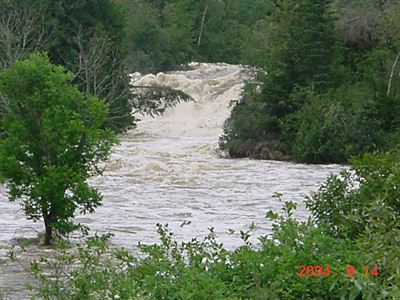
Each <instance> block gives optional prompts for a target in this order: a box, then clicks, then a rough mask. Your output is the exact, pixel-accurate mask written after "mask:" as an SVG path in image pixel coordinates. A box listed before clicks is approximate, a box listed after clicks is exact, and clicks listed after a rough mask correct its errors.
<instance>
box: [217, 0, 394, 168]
mask: <svg viewBox="0 0 400 300" xmlns="http://www.w3.org/2000/svg"><path fill="white" fill-rule="evenodd" d="M276 4H277V5H276V6H275V8H274V10H273V12H272V14H271V15H269V16H268V17H267V18H266V19H265V22H266V23H265V27H264V30H263V34H262V38H263V39H264V41H265V44H264V46H265V47H264V50H263V51H262V53H263V59H262V61H263V64H262V65H261V66H262V67H264V68H265V70H266V71H267V73H268V74H267V75H262V76H260V81H261V82H262V84H261V86H250V85H249V86H247V88H246V91H245V93H244V95H243V99H242V101H241V103H240V104H239V105H237V106H236V107H235V108H234V110H233V112H232V116H231V118H230V119H229V120H228V121H227V122H226V125H225V134H224V136H223V137H222V138H221V142H220V146H221V148H222V149H225V150H227V151H229V153H230V154H231V156H234V157H244V156H253V157H258V158H266V159H283V160H286V159H293V160H296V161H300V162H309V163H330V162H337V163H340V162H346V161H347V160H348V158H349V157H351V156H352V155H358V154H361V153H364V152H371V151H385V150H389V149H392V148H393V147H395V146H396V145H397V144H398V143H399V134H400V131H399V125H400V118H399V113H398V111H399V108H400V107H399V97H400V94H399V91H400V90H399V87H400V85H399V80H398V75H399V67H400V65H399V56H400V30H399V29H400V21H399V20H400V4H399V3H398V2H397V1H374V0H365V1H341V0H337V1H332V0H315V1H314V0H312V1H311V0H301V1H294V0H283V1H278V2H276Z"/></svg>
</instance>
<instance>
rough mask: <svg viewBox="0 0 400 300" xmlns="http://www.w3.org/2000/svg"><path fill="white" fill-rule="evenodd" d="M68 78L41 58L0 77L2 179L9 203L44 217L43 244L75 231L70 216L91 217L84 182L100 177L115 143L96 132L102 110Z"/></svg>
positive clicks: (95, 201) (93, 201)
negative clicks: (14, 203)
mask: <svg viewBox="0 0 400 300" xmlns="http://www.w3.org/2000/svg"><path fill="white" fill-rule="evenodd" d="M71 79H72V75H71V73H66V72H65V70H64V69H63V68H62V67H56V66H54V65H52V64H50V62H49V60H48V58H47V57H46V56H44V55H38V54H35V55H31V56H30V57H29V59H28V60H24V61H17V62H16V63H15V65H14V66H13V67H12V68H11V69H6V70H4V71H3V73H2V74H1V75H0V95H1V99H2V103H1V107H2V109H3V111H4V115H3V116H2V118H1V120H0V130H1V131H3V132H4V136H3V138H2V139H0V174H1V176H0V177H1V178H3V180H4V181H5V183H6V184H7V186H8V188H9V195H10V196H9V198H10V200H11V201H15V200H19V199H20V200H22V207H23V209H24V211H25V214H26V216H27V217H28V218H30V219H33V220H35V221H37V220H39V219H41V218H43V221H44V224H45V229H46V232H45V244H49V243H50V242H51V239H52V236H53V234H54V233H55V232H57V233H59V234H66V233H69V232H71V231H72V230H74V229H76V228H77V227H79V224H78V225H77V224H74V223H73V218H74V216H75V214H76V211H77V210H79V212H80V213H89V212H93V211H94V209H95V208H96V207H97V206H98V205H100V203H101V199H102V197H101V195H100V193H99V192H98V191H97V190H96V189H95V188H92V187H90V186H89V185H88V183H87V179H88V177H89V176H93V175H96V174H100V173H101V169H100V168H99V166H98V163H99V162H101V161H104V160H105V159H107V157H108V156H109V154H110V150H111V146H112V145H113V144H114V143H115V142H116V138H115V135H114V134H113V133H112V131H110V130H105V129H102V128H103V127H104V124H105V122H106V121H107V117H108V108H107V105H106V104H105V103H104V102H103V101H101V100H99V99H98V98H95V97H93V96H85V95H84V94H83V93H81V92H80V91H79V90H78V89H77V88H76V87H74V86H72V85H70V84H69V82H70V81H71Z"/></svg>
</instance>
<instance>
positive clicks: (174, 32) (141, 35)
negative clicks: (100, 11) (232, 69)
mask: <svg viewBox="0 0 400 300" xmlns="http://www.w3.org/2000/svg"><path fill="white" fill-rule="evenodd" d="M118 2H119V3H121V4H122V5H123V6H124V8H125V11H126V12H128V13H127V15H128V16H129V17H128V18H127V30H128V31H127V48H128V52H129V53H130V55H129V57H128V59H127V60H126V67H127V68H128V70H130V71H133V70H136V71H140V72H154V71H160V70H168V69H172V68H174V67H175V66H176V65H179V64H182V63H186V62H189V61H193V60H197V61H209V62H213V61H214V62H216V61H218V62H221V61H223V62H228V63H238V62H240V61H242V60H243V61H244V62H248V61H250V59H253V57H251V58H250V57H248V55H247V51H248V50H249V48H251V47H250V45H251V40H250V37H251V34H250V33H251V31H252V28H253V27H254V24H255V23H256V22H257V21H258V20H261V19H263V18H265V16H266V15H267V14H268V13H269V12H270V10H271V7H272V6H273V4H272V3H273V2H275V1H271V2H270V1H264V0H254V1H239V0H229V1H219V0H202V1H195V0H178V1H170V0H165V1H144V0H132V1H128V0H118ZM249 43H250V45H249ZM253 60H254V59H253Z"/></svg>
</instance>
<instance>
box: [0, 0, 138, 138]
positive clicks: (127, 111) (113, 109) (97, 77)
mask: <svg viewBox="0 0 400 300" xmlns="http://www.w3.org/2000/svg"><path fill="white" fill-rule="evenodd" d="M0 6H1V7H2V10H1V12H0V38H1V39H0V69H1V67H7V66H11V65H12V64H13V63H14V62H15V61H16V60H17V59H24V58H26V57H27V56H28V55H29V53H32V52H34V51H38V50H40V51H45V52H47V53H48V56H49V58H50V61H51V62H52V63H55V64H58V65H63V66H65V67H66V68H67V69H68V70H69V71H71V72H72V73H74V74H75V75H76V76H75V77H74V78H73V79H71V80H72V81H73V83H74V84H76V85H77V86H78V87H79V88H80V90H81V91H82V92H85V93H87V94H91V95H93V96H96V97H101V98H102V99H104V100H105V101H106V103H107V105H108V106H109V109H110V114H109V118H108V121H107V124H106V125H105V126H106V127H108V128H111V129H113V130H114V131H116V132H121V131H124V130H126V129H128V128H130V127H132V126H133V124H134V118H133V117H132V115H131V110H132V95H131V94H130V91H129V78H128V76H127V75H126V74H125V72H124V67H123V60H124V58H125V55H126V54H125V50H124V36H125V28H124V26H125V21H124V20H125V17H124V15H123V13H122V10H121V9H120V7H119V5H117V4H116V3H115V2H114V1H112V0H101V1H93V0H83V1H73V2H68V1H60V0H54V1H44V0H37V1H33V0H22V1H9V0H0Z"/></svg>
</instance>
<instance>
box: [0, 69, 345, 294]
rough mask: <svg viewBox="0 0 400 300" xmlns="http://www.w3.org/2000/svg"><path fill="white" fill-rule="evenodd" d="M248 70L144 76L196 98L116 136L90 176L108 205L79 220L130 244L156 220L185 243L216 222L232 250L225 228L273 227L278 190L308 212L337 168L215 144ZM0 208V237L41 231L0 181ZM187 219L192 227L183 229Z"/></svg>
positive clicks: (146, 237) (145, 235) (151, 234)
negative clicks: (234, 152)
mask: <svg viewBox="0 0 400 300" xmlns="http://www.w3.org/2000/svg"><path fill="white" fill-rule="evenodd" d="M246 77H247V75H246V72H244V71H243V69H242V68H241V67H240V66H236V65H229V64H208V63H201V64H192V70H189V71H176V72H171V73H167V74H164V73H159V74H157V75H146V76H143V77H141V78H139V79H138V80H137V81H136V82H135V84H137V85H151V84H158V85H165V86H168V87H171V88H175V89H179V90H182V91H183V92H185V93H187V94H189V95H191V96H192V97H193V98H194V99H195V102H188V103H180V104H178V105H177V106H176V107H175V108H170V109H168V110H167V111H166V113H165V115H163V116H159V117H156V118H151V117H143V118H141V119H142V120H141V122H140V123H139V124H138V127H137V128H136V129H135V130H132V131H129V132H127V133H126V134H123V135H121V136H120V140H121V143H120V145H118V146H116V147H115V149H114V151H113V154H112V156H111V159H110V160H109V162H108V163H107V164H106V169H105V170H106V171H105V172H104V175H102V176H99V177H96V178H92V179H91V180H90V182H91V183H92V184H93V185H94V186H96V187H98V188H99V189H100V191H101V192H102V194H103V196H104V198H103V205H102V206H101V207H99V208H98V209H97V210H96V212H95V213H94V214H90V215H85V216H80V217H78V220H79V221H80V222H81V223H84V224H86V225H89V226H90V228H91V229H92V231H93V232H96V231H97V232H100V233H104V232H112V233H114V234H115V237H114V239H113V242H114V243H115V244H117V245H123V246H127V247H134V245H135V244H137V242H139V241H141V242H144V243H152V242H156V241H157V234H156V231H155V224H156V223H168V224H169V226H170V228H171V229H172V230H173V231H174V232H175V236H176V237H177V238H178V239H180V240H190V238H192V237H200V236H203V235H204V234H206V233H207V228H208V227H211V226H213V227H214V228H215V232H216V233H217V235H218V237H219V241H221V242H224V243H225V245H226V246H227V247H228V248H233V247H237V246H239V245H241V241H240V239H239V238H238V236H237V235H230V234H228V229H234V230H236V231H239V230H246V229H247V228H248V225H249V224H251V223H252V222H254V224H255V226H256V229H255V231H254V235H255V237H257V236H258V235H264V234H267V233H269V232H270V229H271V224H270V223H269V222H268V221H267V220H266V219H265V213H266V211H268V210H270V209H272V210H275V211H279V210H280V209H281V203H279V202H278V201H277V200H276V199H275V198H273V197H272V195H273V193H274V192H280V193H283V195H284V196H283V198H284V199H285V200H293V201H296V202H298V204H299V209H298V210H297V212H296V214H297V216H298V217H299V218H305V217H306V216H307V215H308V214H307V211H306V210H305V208H304V205H303V203H302V201H303V200H304V195H306V194H309V193H310V192H311V191H315V190H316V188H317V186H318V185H319V184H320V183H321V182H322V181H324V179H325V178H326V177H327V176H328V174H329V173H330V172H336V171H338V170H339V169H340V166H338V165H304V164H294V163H286V162H275V161H259V160H249V159H235V160H233V159H226V158H221V155H220V154H219V152H218V150H217V146H218V138H219V136H220V135H221V134H222V126H223V123H224V121H225V119H226V118H227V117H228V116H229V112H230V102H231V100H236V99H238V98H239V95H240V92H241V90H242V88H243V82H244V80H246ZM0 214H1V217H0V244H1V243H3V245H4V244H8V243H9V242H10V241H11V239H12V238H13V237H14V236H24V237H30V236H34V235H36V233H35V232H34V231H32V230H31V229H27V228H25V227H34V228H36V229H37V230H42V224H41V223H32V222H31V221H28V220H26V219H25V217H24V215H23V213H22V212H21V210H20V208H19V206H18V204H17V203H9V202H8V201H7V197H6V191H5V189H4V188H3V189H1V188H0ZM184 221H191V224H190V225H188V226H184V227H180V225H181V224H182V222H184ZM24 228H25V229H24ZM0 248H1V247H0ZM0 269H1V266H0ZM1 276H2V274H0V277H1ZM7 281H8V282H9V280H7ZM0 283H1V279H0ZM0 287H1V284H0Z"/></svg>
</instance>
